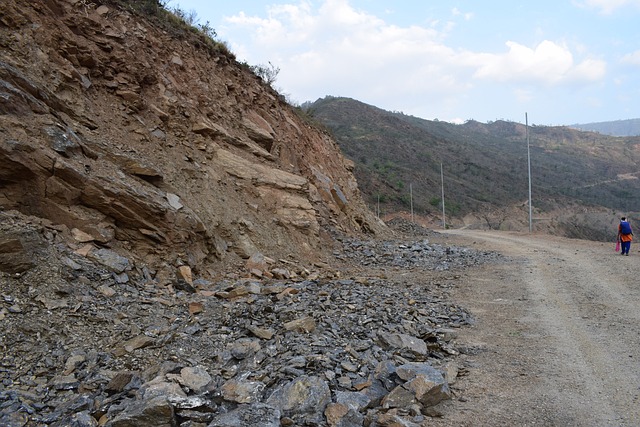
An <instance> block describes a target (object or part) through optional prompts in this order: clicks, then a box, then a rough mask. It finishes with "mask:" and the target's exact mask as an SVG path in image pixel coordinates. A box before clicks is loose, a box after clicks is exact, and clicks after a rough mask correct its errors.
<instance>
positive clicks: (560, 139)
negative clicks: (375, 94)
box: [305, 97, 640, 239]
mask: <svg viewBox="0 0 640 427" xmlns="http://www.w3.org/2000/svg"><path fill="white" fill-rule="evenodd" d="M305 108H306V109H307V111H308V112H309V114H310V115H312V116H313V117H314V118H315V119H317V120H318V121H320V122H321V123H323V124H324V125H325V126H326V127H327V128H328V129H330V130H331V132H332V133H333V135H335V137H336V140H337V141H338V143H339V144H340V147H341V149H342V151H343V152H344V153H345V155H346V156H347V157H348V158H350V159H351V160H353V161H354V163H355V165H356V168H355V175H356V178H357V180H358V182H359V185H360V188H361V190H362V192H363V193H364V195H365V198H366V200H367V203H368V204H369V206H370V207H371V208H372V209H374V210H375V209H376V208H377V206H378V202H379V204H380V210H381V212H382V214H383V215H385V214H386V215H392V214H393V213H394V212H398V211H405V212H406V211H408V210H409V209H410V208H411V206H410V203H411V200H410V190H411V193H412V196H413V197H412V201H413V209H414V213H415V214H416V215H420V216H423V217H426V218H431V221H432V222H433V223H434V224H436V223H437V221H438V218H439V215H440V212H441V209H442V208H441V206H442V205H441V186H442V180H441V176H440V165H441V164H442V165H443V175H444V190H445V202H446V203H445V207H446V214H447V216H449V217H450V221H452V222H454V223H457V224H458V225H463V224H467V225H472V224H476V225H478V226H489V227H491V228H505V227H506V228H513V227H515V228H516V229H518V228H520V229H521V228H522V227H523V225H525V224H526V223H527V222H528V220H527V216H528V212H527V210H528V207H527V206H528V205H527V200H528V172H527V138H526V127H525V125H524V124H520V123H513V122H504V121H496V122H492V123H488V124H482V123H479V122H474V121H469V122H467V123H465V124H462V125H455V124H451V123H446V122H439V121H429V120H423V119H419V118H416V117H411V116H406V115H403V114H399V113H391V112H388V111H384V110H382V109H379V108H376V107H373V106H370V105H366V104H364V103H361V102H358V101H355V100H352V99H347V98H335V97H326V98H324V99H320V100H318V101H316V102H314V103H312V104H309V105H306V106H305ZM529 142H530V151H531V175H532V198H533V207H534V209H535V212H534V217H536V218H537V219H538V220H539V221H538V222H539V227H540V228H542V227H544V228H545V229H546V230H547V231H550V232H558V231H559V232H561V233H562V234H565V235H568V236H572V237H585V238H596V239H601V238H603V239H608V238H609V237H610V236H608V235H607V236H605V235H603V234H601V233H602V232H603V231H604V229H603V226H604V228H606V227H609V224H610V223H611V222H612V221H613V220H614V219H615V215H616V212H618V211H622V212H626V213H627V214H630V215H631V213H632V212H637V211H640V198H638V197H637V196H636V194H637V193H638V191H639V190H640V180H638V175H639V173H640V170H639V169H638V167H637V164H638V160H639V155H640V151H639V148H640V145H639V144H640V138H638V137H624V138H616V137H611V136H606V135H602V134H597V133H593V132H582V131H578V130H575V129H571V128H568V127H546V126H532V127H530V128H529ZM585 213H593V215H594V216H593V217H592V218H587V217H585V216H584V214H585ZM587 216H589V215H587ZM543 219H544V221H543ZM510 221H513V224H511V223H510ZM558 227H559V228H558ZM597 229H601V230H603V231H600V232H599V231H597Z"/></svg>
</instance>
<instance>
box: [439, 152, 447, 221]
mask: <svg viewBox="0 0 640 427" xmlns="http://www.w3.org/2000/svg"><path fill="white" fill-rule="evenodd" d="M440 182H441V183H442V229H443V230H446V229H447V222H446V221H445V216H444V173H443V172H442V162H440Z"/></svg>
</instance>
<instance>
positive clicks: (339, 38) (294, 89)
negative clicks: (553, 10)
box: [227, 0, 640, 118]
mask: <svg viewBox="0 0 640 427" xmlns="http://www.w3.org/2000/svg"><path fill="white" fill-rule="evenodd" d="M639 1H640V0H639ZM311 4H312V3H311V2H309V1H307V0H303V1H301V2H299V3H297V4H287V5H279V6H272V7H270V8H269V13H268V16H267V18H264V19H261V18H255V17H249V16H246V15H244V14H238V15H236V16H234V17H231V18H228V20H227V23H229V24H231V26H232V27H233V28H234V29H236V30H238V29H240V30H241V31H240V32H238V33H237V34H239V35H241V36H244V38H238V37H234V40H236V41H238V40H246V37H247V36H249V35H251V37H253V40H252V41H245V43H246V45H244V46H243V44H242V43H243V42H242V41H241V42H240V43H239V44H238V45H237V46H233V48H234V51H235V52H236V53H238V54H239V55H238V57H239V59H240V60H243V59H246V60H247V61H248V62H250V63H263V64H264V63H267V61H270V62H272V63H273V64H274V65H275V66H277V67H279V68H280V74H279V76H278V79H277V81H276V86H277V87H278V88H279V90H281V91H282V92H283V93H286V94H288V96H290V97H291V100H292V101H294V102H303V101H309V100H315V99H316V98H318V97H323V96H326V95H333V96H347V97H352V98H355V99H358V100H360V101H363V102H366V103H370V104H372V105H376V106H380V107H381V108H385V109H388V110H397V111H404V112H407V113H408V114H415V115H418V116H420V117H426V118H428V117H441V118H442V117H447V116H449V117H459V116H460V114H461V113H460V111H461V110H468V111H469V112H470V113H469V114H470V115H474V114H477V113H472V112H471V111H472V108H473V107H472V106H471V104H472V103H474V102H475V103H476V104H477V103H478V102H485V103H486V102H487V99H486V96H487V95H486V90H487V89H486V87H490V88H491V93H492V94H494V95H491V96H492V97H493V98H492V99H491V100H490V102H489V103H496V102H501V101H499V99H498V96H497V95H495V93H496V91H498V90H503V92H504V94H508V95H507V98H508V99H511V100H514V101H517V102H518V103H520V104H524V103H529V102H531V101H532V100H535V98H537V96H539V95H540V94H541V93H542V92H541V90H542V89H543V87H549V86H558V85H567V84H569V85H571V84H575V83H578V84H581V83H584V82H593V81H597V80H599V79H602V78H603V76H604V75H605V72H606V64H605V63H604V62H603V61H600V60H597V59H591V58H589V54H588V52H587V51H586V49H584V50H574V51H572V50H571V49H569V48H568V47H567V46H565V45H564V44H561V43H557V42H553V41H549V40H545V41H543V42H541V43H539V44H538V45H536V46H534V47H529V46H525V45H523V44H520V43H517V42H515V41H509V42H507V43H506V50H505V51H504V52H501V53H485V52H474V51H471V50H464V49H454V48H452V47H449V46H448V45H447V44H446V41H447V39H448V35H449V31H452V30H453V28H454V27H453V26H451V25H447V22H444V21H443V22H440V23H437V24H433V25H432V24H429V25H428V26H417V25H414V26H407V27H400V26H397V25H391V24H389V23H387V22H385V21H384V20H383V19H381V18H379V17H376V16H374V15H371V14H368V13H366V12H363V11H360V10H356V9H354V8H353V7H351V6H350V5H349V1H348V0H326V1H324V2H323V3H322V6H321V7H319V8H318V7H315V6H313V7H312V6H311ZM453 14H454V15H456V14H457V16H458V17H461V16H467V15H464V14H463V13H462V12H460V11H458V10H454V11H453ZM468 16H469V18H470V17H471V15H468ZM459 24H460V25H463V24H461V23H459ZM252 44H253V46H252V57H250V58H242V56H240V54H241V53H244V52H248V51H249V48H248V46H251V45H252ZM245 46H246V47H245ZM257 55H259V56H257ZM639 56H640V54H639ZM576 57H577V58H580V59H576ZM583 58H586V59H583ZM481 81H482V82H481ZM480 83H482V85H481V84H480ZM494 83H495V84H494ZM505 83H507V84H505ZM487 84H488V85H487ZM483 86H484V87H485V89H482V87H483ZM483 91H484V92H483ZM481 93H484V95H480V94H481ZM534 95H535V96H534ZM483 96H484V97H483ZM478 99H480V101H478ZM475 108H482V107H478V106H476V107H475ZM500 108H506V107H504V106H501V107H500Z"/></svg>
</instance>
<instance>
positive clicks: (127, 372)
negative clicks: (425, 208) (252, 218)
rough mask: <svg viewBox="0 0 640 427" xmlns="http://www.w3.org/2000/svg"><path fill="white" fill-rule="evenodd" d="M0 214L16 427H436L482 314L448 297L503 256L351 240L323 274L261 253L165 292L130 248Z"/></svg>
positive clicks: (7, 378) (6, 418) (2, 306)
mask: <svg viewBox="0 0 640 427" xmlns="http://www.w3.org/2000/svg"><path fill="white" fill-rule="evenodd" d="M0 215H1V221H0V228H1V229H2V236H5V237H3V238H2V239H1V240H0V265H1V266H2V273H0V295H1V298H2V299H1V300H0V329H1V330H0V347H1V348H2V359H1V361H0V380H1V383H0V425H3V426H9V427H24V426H45V425H48V426H69V425H72V426H96V425H107V426H114V427H116V426H117V427H123V426H137V427H141V426H142V427H144V426H149V427H151V426H153V427H156V426H183V427H187V426H188V427H192V426H211V427H213V426H247V425H261V426H279V425H300V426H302V425H310V426H313V425H315V426H320V425H329V426H363V425H367V426H390V425H403V426H412V425H420V424H421V423H428V421H425V420H426V418H425V417H427V416H429V415H436V414H437V413H438V409H437V405H438V403H439V402H440V401H442V400H443V399H449V398H451V397H452V392H451V389H450V385H451V384H452V383H454V382H455V380H456V377H457V375H459V374H464V370H463V369H462V370H461V369H460V368H459V367H458V366H457V364H456V355H457V354H458V352H459V349H457V348H456V344H455V336H456V332H455V331H456V329H457V328H460V327H464V326H465V325H467V324H468V323H469V322H470V320H471V319H470V318H469V314H468V313H467V312H466V311H465V310H464V309H463V308H461V307H458V306H457V305H455V304H454V303H453V302H452V301H450V300H449V298H448V291H449V289H450V288H451V287H452V286H455V283H456V278H457V277H458V275H459V274H461V272H462V271H463V270H464V269H465V268H466V267H467V266H470V265H471V266H473V265H477V264H478V263H482V262H486V261H491V260H494V259H495V255H493V254H490V253H482V252H475V251H472V250H469V249H465V248H459V247H449V246H441V245H437V244H432V243H429V242H428V241H427V240H425V239H424V238H423V239H421V240H418V241H411V240H410V241H405V240H402V239H401V240H398V241H387V242H373V241H372V242H367V241H363V240H354V239H353V238H348V237H344V238H342V245H343V248H342V250H341V251H338V252H337V253H336V257H335V258H333V259H328V260H327V261H328V262H326V263H324V264H322V263H316V264H315V265H314V264H308V265H301V264H297V263H296V262H294V261H292V260H291V259H279V260H270V259H268V258H265V257H262V258H260V257H254V258H252V259H250V260H249V261H248V262H247V264H246V266H245V269H244V272H238V274H232V273H228V274H226V276H225V277H223V278H221V279H220V280H218V281H209V280H206V279H203V278H202V277H200V276H198V275H197V274H195V273H194V272H193V271H190V270H189V269H188V268H185V266H179V265H176V266H174V268H175V269H176V271H177V273H176V274H177V275H179V276H180V277H181V278H180V280H176V281H174V282H173V283H172V284H171V285H166V286H162V285H160V284H159V283H158V282H157V281H156V280H155V279H154V278H153V277H154V274H153V271H150V270H149V269H148V268H147V267H145V266H143V265H139V264H136V263H134V262H133V261H132V260H130V259H127V258H124V257H122V256H120V255H118V254H116V253H115V252H112V251H110V250H108V249H101V250H98V251H94V250H91V251H90V252H89V253H85V252H83V251H82V250H78V249H74V248H73V247H71V246H69V245H67V244H66V243H64V241H63V240H61V239H60V234H61V232H60V231H58V230H56V229H55V227H52V226H51V225H50V224H48V223H43V222H42V221H41V220H39V219H37V218H34V217H25V216H24V215H22V214H19V213H17V212H8V213H1V212H0ZM21 242H24V243H21ZM372 254H376V255H373V256H372ZM411 272H414V273H415V274H410V273H411ZM425 425H427V424H425Z"/></svg>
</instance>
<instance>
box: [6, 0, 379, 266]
mask: <svg viewBox="0 0 640 427" xmlns="http://www.w3.org/2000/svg"><path fill="white" fill-rule="evenodd" d="M0 46H1V49H2V50H1V52H0V135H1V136H0V206H1V207H2V208H3V209H5V210H17V211H20V212H21V213H23V214H27V215H33V216H36V217H40V218H44V219H47V220H49V221H51V223H52V224H55V225H57V226H60V227H62V228H63V231H65V232H67V231H68V233H66V235H67V236H69V238H73V239H75V241H76V242H77V244H78V245H79V246H80V245H87V244H89V245H93V246H95V247H108V248H110V249H113V250H115V251H118V252H122V253H126V255H127V256H129V257H131V258H132V259H135V260H139V261H142V262H143V263H146V264H157V263H158V260H159V259H162V260H163V261H164V262H168V263H170V264H177V265H180V264H185V265H188V266H190V267H191V268H193V269H194V270H196V271H198V272H199V273H200V274H201V275H206V274H207V273H206V271H207V268H210V266H211V265H213V264H215V263H218V262H220V261H224V262H231V263H232V262H236V261H239V260H240V258H248V257H250V256H251V255H252V254H254V253H256V252H261V253H264V254H266V255H268V256H271V257H274V258H275V257H283V256H286V255H288V254H295V256H296V257H299V258H305V257H306V258H310V257H313V256H317V255H318V253H319V251H321V249H323V248H326V247H327V245H326V243H323V242H322V238H323V229H326V228H327V227H328V226H331V227H335V228H337V229H341V230H343V231H345V232H373V233H380V232H383V230H384V225H383V224H381V223H379V222H377V221H376V219H375V218H374V217H373V216H372V215H371V213H370V212H368V211H367V209H366V208H365V206H364V203H363V202H362V200H361V198H360V195H359V192H358V189H357V186H356V183H355V180H354V177H353V175H352V174H351V171H350V170H349V169H350V167H351V166H350V162H348V161H346V160H345V159H344V158H343V157H342V155H341V154H340V151H339V148H338V147H337V145H336V144H335V142H334V141H333V140H332V139H330V138H329V137H328V136H327V135H325V134H323V133H322V132H320V131H318V130H317V129H315V128H312V127H310V126H308V125H307V124H306V123H305V122H304V121H303V120H301V119H300V118H298V116H297V115H296V113H295V111H294V110H293V109H292V108H291V107H290V106H289V105H288V104H286V103H285V102H283V101H282V100H281V98H280V97H279V96H278V94H277V93H275V92H274V91H273V90H272V89H271V88H270V87H269V86H267V85H265V84H264V83H263V82H262V81H261V80H260V79H259V78H258V77H257V76H255V75H254V74H252V73H251V72H250V71H249V70H248V69H247V68H246V67H242V66H240V65H239V64H237V63H236V62H235V61H234V59H233V58H232V57H230V56H231V55H230V54H228V53H225V52H224V50H221V51H220V52H218V53H216V52H214V51H213V50H211V49H202V48H201V47H199V44H198V39H197V38H195V37H190V36H188V35H183V36H181V38H176V37H175V36H172V35H170V34H169V33H168V32H167V31H162V30H161V29H159V28H158V27H157V26H154V25H152V24H150V23H149V22H147V21H145V19H143V18H141V17H140V16H137V15H134V14H133V13H131V12H129V11H126V10H124V9H122V8H120V7H117V6H116V5H115V4H110V3H104V4H101V3H100V2H96V3H87V2H81V1H75V0H52V1H35V2H27V1H16V0H8V1H5V2H3V3H2V5H1V6H0ZM71 230H75V232H74V233H71ZM79 236H80V237H79ZM4 244H11V243H10V242H5V243H4ZM16 251H17V252H19V251H20V249H19V248H17V249H16ZM18 264H20V263H18ZM21 265H23V266H24V263H22V264H21ZM14 267H17V266H14ZM20 268H22V267H20Z"/></svg>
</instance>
